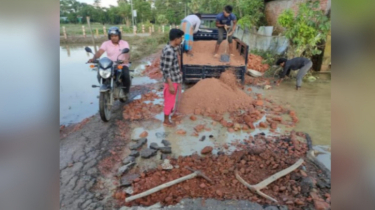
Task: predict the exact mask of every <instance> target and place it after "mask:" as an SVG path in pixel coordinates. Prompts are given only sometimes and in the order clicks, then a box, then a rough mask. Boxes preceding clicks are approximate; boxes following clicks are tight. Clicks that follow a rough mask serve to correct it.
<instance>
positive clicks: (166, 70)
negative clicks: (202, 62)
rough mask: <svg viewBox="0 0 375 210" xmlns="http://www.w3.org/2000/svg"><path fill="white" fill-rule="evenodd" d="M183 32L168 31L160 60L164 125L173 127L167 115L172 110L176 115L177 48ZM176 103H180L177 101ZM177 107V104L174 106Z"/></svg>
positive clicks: (179, 77)
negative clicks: (167, 40)
mask: <svg viewBox="0 0 375 210" xmlns="http://www.w3.org/2000/svg"><path fill="white" fill-rule="evenodd" d="M183 35H184V32H183V31H181V30H180V29H171V30H170V31H169V43H168V44H167V45H166V46H165V47H164V49H163V51H162V54H161V58H160V69H161V71H162V73H163V78H164V123H163V124H164V125H165V126H173V125H174V124H173V123H171V121H169V115H170V114H171V112H172V110H173V109H174V113H175V114H176V111H177V110H176V108H177V107H175V104H176V96H177V97H178V98H179V97H180V96H181V84H182V73H181V70H180V65H179V62H178V52H179V46H180V44H181V42H182V36H183ZM178 98H177V101H180V100H178ZM176 106H177V104H176Z"/></svg>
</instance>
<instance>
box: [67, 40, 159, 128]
mask: <svg viewBox="0 0 375 210" xmlns="http://www.w3.org/2000/svg"><path fill="white" fill-rule="evenodd" d="M86 46H88V47H90V48H91V49H92V50H93V52H95V47H93V46H90V45H70V46H69V45H64V46H60V124H61V125H67V124H71V123H78V122H80V121H82V120H83V119H85V118H87V117H90V116H92V115H94V114H96V113H97V112H98V110H99V101H98V98H97V97H98V96H99V89H98V88H92V87H91V86H92V85H93V84H95V85H98V80H97V72H96V71H93V70H92V69H90V67H89V64H86V62H87V61H88V60H89V59H90V58H92V54H90V53H87V52H86V51H85V50H84V48H85V47H86ZM103 56H106V53H104V54H103ZM136 65H137V64H136ZM136 65H134V64H133V65H132V67H131V69H134V68H137V66H138V65H137V66H136ZM139 65H142V66H141V67H138V68H137V69H138V70H139V71H142V68H144V66H145V64H142V63H139ZM155 82H156V80H151V79H149V78H147V77H134V78H133V80H132V85H143V84H149V83H155Z"/></svg>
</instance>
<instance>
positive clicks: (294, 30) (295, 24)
mask: <svg viewBox="0 0 375 210" xmlns="http://www.w3.org/2000/svg"><path fill="white" fill-rule="evenodd" d="M277 21H278V23H279V24H280V25H281V26H283V27H284V28H285V32H284V34H285V36H286V37H287V38H288V39H289V43H290V48H289V52H288V53H289V54H290V56H291V57H299V56H302V55H303V56H305V57H311V56H313V55H318V54H320V53H321V51H320V50H319V49H318V44H319V43H321V42H324V41H325V40H326V38H327V34H328V32H329V30H330V28H331V24H330V21H329V19H328V17H326V16H325V15H324V13H323V11H322V10H319V1H314V2H307V3H301V4H300V5H299V10H298V13H297V15H296V16H294V13H293V11H292V10H290V9H288V10H285V11H284V12H283V13H282V14H281V15H280V16H279V18H278V20H277Z"/></svg>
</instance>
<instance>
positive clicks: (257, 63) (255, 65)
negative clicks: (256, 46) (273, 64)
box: [247, 54, 269, 72]
mask: <svg viewBox="0 0 375 210" xmlns="http://www.w3.org/2000/svg"><path fill="white" fill-rule="evenodd" d="M262 61H263V58H262V57H260V56H259V55H254V54H250V55H249V56H248V59H247V68H248V69H253V70H257V71H259V72H265V71H267V70H268V68H269V65H268V64H263V63H262Z"/></svg>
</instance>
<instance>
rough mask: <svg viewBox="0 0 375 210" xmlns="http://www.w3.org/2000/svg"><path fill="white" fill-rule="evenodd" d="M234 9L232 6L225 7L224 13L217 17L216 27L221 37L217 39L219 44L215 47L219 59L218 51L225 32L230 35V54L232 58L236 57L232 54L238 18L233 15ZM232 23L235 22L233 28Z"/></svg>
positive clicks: (228, 36) (228, 37)
mask: <svg viewBox="0 0 375 210" xmlns="http://www.w3.org/2000/svg"><path fill="white" fill-rule="evenodd" d="M232 10H233V7H232V6H230V5H227V6H225V7H224V11H223V12H222V13H220V14H218V15H217V16H216V27H217V28H218V32H219V36H218V39H217V44H216V46H215V53H214V54H215V55H214V57H219V55H218V51H219V47H220V44H221V42H222V41H223V36H224V30H226V31H227V32H228V29H229V31H230V32H229V33H227V41H228V42H229V54H230V55H231V56H234V54H232V45H233V44H232V42H233V33H234V30H235V28H236V24H237V18H236V16H235V15H234V14H233V13H232ZM231 22H233V26H232V27H231Z"/></svg>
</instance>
